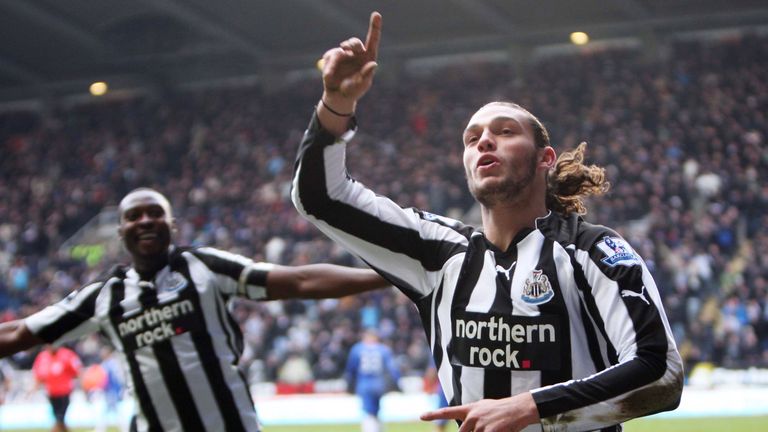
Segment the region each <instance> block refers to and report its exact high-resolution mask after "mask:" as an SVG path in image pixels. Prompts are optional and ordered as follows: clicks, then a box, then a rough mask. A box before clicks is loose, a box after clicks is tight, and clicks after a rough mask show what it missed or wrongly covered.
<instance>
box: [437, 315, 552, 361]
mask: <svg viewBox="0 0 768 432" xmlns="http://www.w3.org/2000/svg"><path fill="white" fill-rule="evenodd" d="M560 340H561V334H560V322H559V319H558V317H557V316H554V315H539V316H535V317H529V316H514V315H513V316H510V315H506V316H505V315H496V314H486V313H477V312H463V313H461V314H458V315H457V316H456V319H454V322H453V341H452V342H451V349H450V351H451V363H452V364H455V365H462V366H472V367H481V368H487V369H506V370H551V369H557V368H559V367H560V361H561V358H562V355H561V353H560Z"/></svg>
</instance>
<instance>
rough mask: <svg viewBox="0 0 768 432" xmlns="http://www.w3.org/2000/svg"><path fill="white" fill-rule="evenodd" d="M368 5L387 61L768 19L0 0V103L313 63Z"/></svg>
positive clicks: (363, 0) (740, 6) (249, 2)
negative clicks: (99, 83) (94, 85)
mask: <svg viewBox="0 0 768 432" xmlns="http://www.w3.org/2000/svg"><path fill="white" fill-rule="evenodd" d="M372 10H379V11H380V12H381V13H382V15H383V17H384V36H383V41H382V49H381V57H382V59H385V58H386V59H389V60H390V61H399V60H407V59H411V58H418V57H424V56H432V55H443V54H457V53H464V52H468V51H481V50H498V49H509V50H513V49H520V48H522V49H526V48H530V47H536V46H542V45H549V44H556V43H563V42H566V41H567V38H568V35H569V34H570V32H572V31H585V32H588V33H589V34H590V35H591V36H592V38H593V40H594V39H601V38H625V37H638V38H654V37H655V38H663V37H666V35H669V34H670V33H672V32H681V31H696V30H702V29H717V28H728V27H742V26H764V25H765V24H766V23H768V2H766V1H765V0H729V1H722V0H613V1H607V0H540V1H533V0H400V1H396V0H389V1H372V0H280V1H277V0H275V1H262V0H217V1H209V0H132V1H123V0H65V1H62V0H0V33H1V34H2V39H3V42H2V43H0V101H4V102H8V101H14V100H30V99H35V100H45V99H50V98H57V97H60V96H63V95H70V94H73V93H75V92H81V93H82V92H85V91H86V89H87V87H88V85H89V84H90V83H91V82H93V81H96V80H106V81H108V82H109V83H110V84H111V86H112V88H154V87H157V86H159V87H164V86H175V85H180V84H191V83H203V82H216V81H222V80H228V79H232V78H235V77H263V76H273V77H274V76H278V77H279V76H282V75H283V74H285V73H286V72H287V71H294V70H302V69H303V70H308V69H311V68H312V67H313V66H314V64H315V61H316V60H317V59H318V58H319V57H320V56H321V54H322V53H323V52H324V50H325V49H327V48H330V47H332V46H334V45H336V44H338V42H340V41H341V40H343V39H345V38H347V37H349V36H351V35H358V36H360V37H363V36H364V34H365V31H366V26H367V21H368V16H369V14H370V12H371V11H372Z"/></svg>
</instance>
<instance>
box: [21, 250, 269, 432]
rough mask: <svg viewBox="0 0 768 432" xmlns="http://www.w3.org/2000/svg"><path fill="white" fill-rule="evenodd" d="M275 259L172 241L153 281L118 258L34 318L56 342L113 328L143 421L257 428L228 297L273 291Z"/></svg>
mask: <svg viewBox="0 0 768 432" xmlns="http://www.w3.org/2000/svg"><path fill="white" fill-rule="evenodd" d="M271 268H272V266H271V265H270V264H264V263H254V262H253V261H251V260H250V259H247V258H245V257H242V256H239V255H235V254H231V253H228V252H223V251H220V250H216V249H212V248H198V249H189V248H178V247H177V248H172V249H171V251H170V257H169V264H168V265H167V266H166V267H164V268H163V269H162V270H161V271H160V272H158V273H157V275H156V276H155V278H154V280H153V281H140V279H139V275H138V273H136V271H135V270H134V269H133V268H130V267H116V268H114V269H113V270H111V271H110V273H109V274H108V275H107V276H106V277H105V278H104V279H103V280H101V281H98V282H94V283H91V284H89V285H86V286H84V287H82V288H80V289H79V290H77V291H74V292H73V293H72V294H70V295H69V296H67V297H66V298H65V299H63V300H61V301H60V302H58V303H56V304H53V305H51V306H49V307H47V308H45V309H43V310H41V311H40V312H38V313H36V314H33V315H31V316H29V317H28V318H26V320H25V324H26V325H27V327H28V328H29V329H30V330H31V331H32V333H34V334H35V335H37V336H39V337H40V338H42V339H44V340H45V341H46V342H49V343H54V342H65V341H69V340H74V339H76V338H80V337H82V336H84V335H87V334H91V333H94V332H96V331H100V332H102V333H103V334H104V335H106V337H107V338H109V340H110V341H111V343H112V344H113V345H114V347H115V348H116V350H117V352H119V353H120V355H121V358H122V360H123V362H124V365H125V366H126V373H127V374H128V377H129V378H130V379H128V380H127V383H128V387H129V390H130V391H132V393H133V395H134V398H135V401H136V405H137V408H138V413H137V425H138V430H140V431H153V432H154V431H257V430H259V422H258V418H257V416H256V411H255V409H254V405H253V401H252V399H251V395H250V391H249V388H248V383H247V381H246V379H245V377H244V376H243V374H241V373H240V371H239V370H238V368H237V366H236V365H237V362H238V359H239V358H240V355H241V353H242V349H243V341H242V334H241V332H240V328H239V327H238V324H237V323H236V322H235V321H234V319H233V317H232V316H231V315H230V313H229V309H228V303H229V300H230V299H232V298H233V297H234V296H239V297H245V298H249V299H254V300H262V299H265V298H266V296H267V292H266V287H265V285H266V279H267V273H268V272H269V270H270V269H271Z"/></svg>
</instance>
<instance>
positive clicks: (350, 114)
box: [320, 98, 355, 117]
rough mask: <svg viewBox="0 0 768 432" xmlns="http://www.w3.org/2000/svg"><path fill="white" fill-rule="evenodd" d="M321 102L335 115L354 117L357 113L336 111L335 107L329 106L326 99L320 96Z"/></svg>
mask: <svg viewBox="0 0 768 432" xmlns="http://www.w3.org/2000/svg"><path fill="white" fill-rule="evenodd" d="M320 103H321V104H323V106H324V107H325V109H327V110H328V111H330V112H331V114H335V115H337V116H339V117H352V116H353V115H354V114H355V113H354V112H351V113H349V114H342V113H340V112H338V111H336V110H335V109H333V108H331V107H329V106H328V104H327V103H325V101H324V100H323V98H320Z"/></svg>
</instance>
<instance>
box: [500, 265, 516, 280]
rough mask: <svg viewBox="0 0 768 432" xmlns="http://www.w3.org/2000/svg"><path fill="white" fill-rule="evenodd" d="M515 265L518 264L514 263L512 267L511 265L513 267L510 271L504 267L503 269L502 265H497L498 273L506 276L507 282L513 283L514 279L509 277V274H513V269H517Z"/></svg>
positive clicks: (510, 267)
mask: <svg viewBox="0 0 768 432" xmlns="http://www.w3.org/2000/svg"><path fill="white" fill-rule="evenodd" d="M515 264H517V262H513V263H512V265H511V266H509V268H508V269H505V268H504V267H502V266H500V265H498V264H496V273H501V274H503V275H504V276H506V277H507V280H508V281H511V280H512V278H511V277H510V276H509V272H511V271H512V269H513V268H515Z"/></svg>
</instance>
